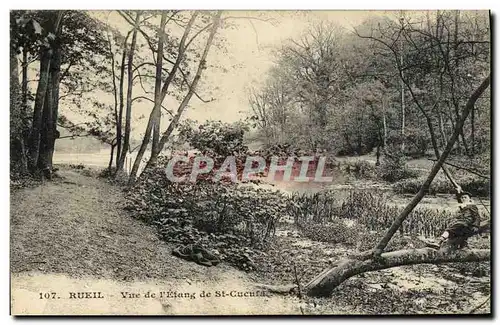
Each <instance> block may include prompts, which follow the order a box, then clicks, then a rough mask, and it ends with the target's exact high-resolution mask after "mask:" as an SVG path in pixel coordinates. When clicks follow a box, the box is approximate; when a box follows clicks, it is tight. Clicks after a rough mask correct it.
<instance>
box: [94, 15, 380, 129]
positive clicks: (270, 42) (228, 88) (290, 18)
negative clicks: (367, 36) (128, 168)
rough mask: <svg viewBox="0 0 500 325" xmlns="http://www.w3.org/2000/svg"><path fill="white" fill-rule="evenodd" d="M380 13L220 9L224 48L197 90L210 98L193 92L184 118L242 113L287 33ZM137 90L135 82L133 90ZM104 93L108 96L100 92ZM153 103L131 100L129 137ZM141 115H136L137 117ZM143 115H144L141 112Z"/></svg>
mask: <svg viewBox="0 0 500 325" xmlns="http://www.w3.org/2000/svg"><path fill="white" fill-rule="evenodd" d="M373 14H375V15H376V14H383V13H382V12H371V11H224V13H223V16H222V17H223V18H224V17H226V18H227V17H234V18H231V19H227V20H226V23H225V25H224V26H223V28H222V29H220V30H219V34H218V38H219V39H223V40H224V44H225V46H224V47H223V48H222V49H219V48H215V47H212V49H211V52H210V53H209V56H208V58H207V61H208V63H209V64H212V65H215V66H216V67H215V68H209V69H207V70H205V71H204V72H203V76H202V79H201V80H202V81H201V82H200V89H199V91H198V93H199V94H200V96H202V98H204V99H214V100H213V101H210V102H209V103H204V102H202V101H200V100H199V99H198V98H196V97H195V96H193V97H192V99H191V102H190V105H189V108H188V109H187V110H186V111H185V114H184V115H183V118H190V119H194V120H197V121H204V120H207V119H213V120H222V121H225V122H234V121H237V120H239V119H244V118H245V117H246V116H248V114H249V112H250V110H251V109H250V106H249V103H248V89H249V88H250V87H257V88H258V87H259V85H260V84H262V83H263V82H265V79H266V73H267V72H268V70H269V69H270V67H271V66H272V65H273V62H274V58H275V57H274V54H273V51H274V50H276V49H278V48H279V47H280V46H281V45H282V44H283V43H284V42H286V41H287V40H289V39H290V38H296V37H299V36H300V35H301V34H302V33H303V32H305V30H307V28H308V26H311V25H312V24H314V23H315V22H319V21H321V20H328V21H332V22H335V23H336V24H338V25H339V26H342V27H345V28H350V27H352V26H355V25H357V24H360V23H361V22H362V21H363V20H365V19H366V18H367V17H368V16H370V15H373ZM92 15H94V16H95V17H97V18H99V19H101V20H103V21H105V22H108V23H110V24H111V25H113V26H114V27H115V28H118V29H119V30H121V31H122V33H123V34H126V33H127V31H128V30H130V25H129V24H128V23H126V22H125V21H124V19H123V18H122V17H121V16H120V15H119V14H118V13H116V12H110V11H94V12H92ZM136 91H140V90H139V89H137V90H136V88H134V92H136ZM96 96H99V97H100V100H101V101H104V102H106V101H108V102H109V103H111V101H112V95H111V94H99V95H96ZM104 97H106V98H104ZM164 106H166V107H168V108H175V109H176V108H177V106H178V103H177V102H176V101H174V100H173V99H172V98H169V97H167V98H166V100H165V102H164ZM151 109H152V103H150V102H147V101H143V102H134V105H133V117H134V119H135V121H134V125H133V130H132V137H133V138H136V139H138V138H140V137H141V135H142V133H143V132H144V129H145V127H146V124H147V117H148V116H149V113H150V111H151ZM141 116H142V117H143V118H142V119H139V120H137V118H139V117H141ZM144 117H145V118H144ZM168 119H169V116H168V115H166V114H165V116H163V117H162V126H163V127H162V129H165V128H166V126H167V125H168V123H169V120H168Z"/></svg>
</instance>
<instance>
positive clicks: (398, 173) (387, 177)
mask: <svg viewBox="0 0 500 325" xmlns="http://www.w3.org/2000/svg"><path fill="white" fill-rule="evenodd" d="M380 177H381V178H382V179H383V180H384V181H387V182H397V181H400V180H403V179H408V178H415V177H418V171H416V170H413V169H410V168H408V167H407V166H406V159H405V157H404V156H403V155H401V154H395V155H393V156H386V157H385V158H384V159H383V160H382V165H381V166H380Z"/></svg>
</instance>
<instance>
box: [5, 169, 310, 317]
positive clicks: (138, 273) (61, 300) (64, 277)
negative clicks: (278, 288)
mask: <svg viewBox="0 0 500 325" xmlns="http://www.w3.org/2000/svg"><path fill="white" fill-rule="evenodd" d="M60 175H61V176H62V179H58V180H56V181H54V182H48V183H45V184H44V185H42V186H39V187H37V188H34V189H24V190H20V191H16V192H14V193H12V194H11V250H10V253H11V266H10V269H11V274H12V277H11V307H12V314H74V313H78V314H235V313H236V314H281V313H287V314H290V313H300V309H299V305H298V303H297V302H296V301H294V300H293V299H291V298H283V297H280V296H272V297H248V298H242V297H231V292H232V291H233V295H238V292H252V293H253V294H255V295H258V294H259V293H258V289H256V288H255V287H254V285H253V284H252V282H251V280H250V279H249V278H248V276H247V274H246V273H243V272H239V271H237V270H235V269H233V268H231V267H229V266H226V265H219V266H217V267H214V268H206V267H203V266H200V265H197V264H195V263H191V262H187V261H183V260H180V259H177V258H175V257H173V256H172V255H171V254H170V252H171V249H172V247H171V246H170V245H168V244H166V243H164V242H162V241H160V240H159V239H158V238H157V237H156V235H155V232H154V230H153V229H152V228H150V227H148V226H146V225H145V224H143V223H142V222H140V221H138V220H135V219H133V218H132V217H131V216H128V215H127V214H126V212H125V211H124V210H123V209H122V208H121V207H122V206H123V201H122V197H123V195H122V193H121V192H120V189H119V188H118V187H115V186H113V185H111V184H108V183H106V182H104V181H103V180H99V179H95V178H92V177H87V176H84V175H82V174H81V173H79V172H78V171H76V170H62V171H60ZM82 291H85V292H88V291H92V292H94V291H96V292H97V291H99V292H101V295H102V296H104V298H102V299H80V300H77V299H71V298H70V295H71V292H82ZM125 291H127V292H133V293H138V294H139V295H140V296H139V298H123V297H122V292H125ZM162 291H163V292H165V293H164V294H163V295H164V296H163V297H162V298H160V297H159V295H160V292H162ZM168 291H170V292H172V293H171V294H170V297H165V296H166V295H167V292H168ZM202 291H205V292H211V293H212V296H211V297H205V298H202V297H200V293H201V292H202ZM216 291H220V292H221V291H225V292H226V294H227V295H229V297H216ZM46 292H55V293H56V295H55V296H57V297H56V298H54V299H53V297H52V295H50V297H49V298H48V299H45V298H42V299H40V293H46ZM147 292H151V293H156V295H155V298H146V297H144V295H145V294H146V293H147ZM173 292H177V293H186V294H187V293H190V294H194V297H195V298H192V295H190V296H189V298H179V297H178V298H173V297H172V295H173ZM221 294H222V293H221ZM221 294H220V295H221ZM247 295H249V294H247Z"/></svg>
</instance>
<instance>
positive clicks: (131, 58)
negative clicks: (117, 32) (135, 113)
mask: <svg viewBox="0 0 500 325" xmlns="http://www.w3.org/2000/svg"><path fill="white" fill-rule="evenodd" d="M140 18H141V12H140V11H138V12H137V13H136V16H135V22H134V31H133V33H132V44H130V51H129V53H128V61H127V106H126V111H125V134H124V137H123V146H122V149H121V150H122V151H121V156H120V159H119V161H118V166H117V168H116V170H117V171H119V170H122V169H123V164H124V162H125V158H126V157H127V152H128V150H129V146H130V131H131V118H132V88H133V78H134V67H133V63H134V51H135V45H136V43H137V29H138V28H139V21H140Z"/></svg>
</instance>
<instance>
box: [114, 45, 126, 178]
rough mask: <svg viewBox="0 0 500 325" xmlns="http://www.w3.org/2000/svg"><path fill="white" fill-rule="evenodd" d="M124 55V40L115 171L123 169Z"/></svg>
mask: <svg viewBox="0 0 500 325" xmlns="http://www.w3.org/2000/svg"><path fill="white" fill-rule="evenodd" d="M126 57H127V41H126V40H125V42H124V44H123V53H122V62H121V66H120V86H119V97H120V98H119V99H120V108H119V110H118V120H117V123H116V172H118V171H119V170H122V169H123V166H120V157H121V151H122V125H123V124H122V123H123V107H124V98H123V84H124V83H125V58H126Z"/></svg>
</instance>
